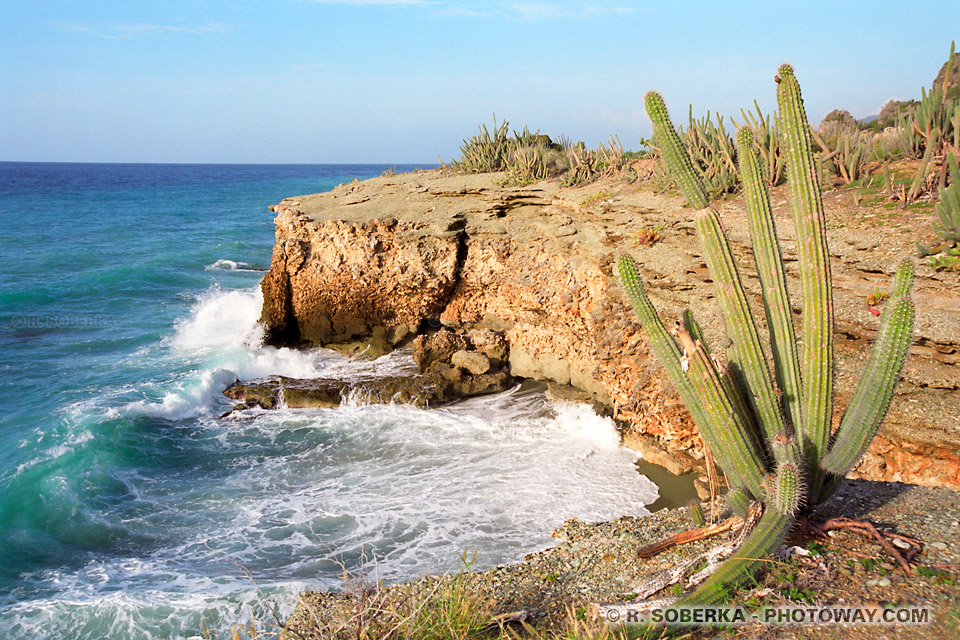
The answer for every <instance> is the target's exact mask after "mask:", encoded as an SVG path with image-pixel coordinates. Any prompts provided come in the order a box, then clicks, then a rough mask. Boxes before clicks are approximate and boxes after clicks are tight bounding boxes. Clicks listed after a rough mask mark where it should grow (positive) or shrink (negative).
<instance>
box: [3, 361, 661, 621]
mask: <svg viewBox="0 0 960 640" xmlns="http://www.w3.org/2000/svg"><path fill="white" fill-rule="evenodd" d="M354 364H356V365H357V367H358V368H359V369H361V370H366V368H369V367H370V366H371V365H369V364H362V365H361V364H360V363H354ZM344 366H346V365H344ZM347 368H349V367H347ZM197 424H198V425H199V426H202V427H203V428H202V429H201V432H202V433H203V434H205V435H204V436H202V437H203V442H201V443H198V444H196V445H195V446H196V447H197V452H198V454H199V453H200V452H204V453H203V455H204V457H207V456H215V459H217V458H219V459H222V460H223V461H224V462H223V463H221V465H222V466H220V467H219V468H217V469H211V471H212V473H210V475H209V477H208V476H207V475H206V474H202V473H201V474H198V475H196V476H193V477H192V479H191V481H190V482H189V483H185V484H184V483H178V485H177V487H176V489H175V490H173V487H172V486H166V485H160V486H156V487H155V486H154V485H153V483H152V482H146V483H145V482H144V481H143V480H140V479H137V478H132V479H131V480H130V482H131V485H132V486H131V490H130V491H131V494H135V495H136V501H137V504H138V505H140V506H138V507H137V509H136V510H135V512H134V514H135V515H133V517H132V519H130V520H125V522H124V526H125V527H128V528H129V529H130V530H131V531H135V530H145V531H151V532H156V535H157V540H158V541H162V542H161V543H160V544H159V545H158V546H154V547H152V548H151V551H150V553H149V554H145V555H141V556H139V557H136V558H131V557H129V556H127V555H120V556H114V557H108V558H106V559H103V560H94V561H91V562H89V563H88V564H87V565H86V566H84V567H83V568H81V569H80V570H77V571H72V572H71V571H67V570H63V571H55V572H51V573H50V574H49V575H44V576H36V575H34V576H27V578H28V579H26V580H25V582H26V583H29V584H33V585H40V586H41V587H42V588H43V587H45V588H49V589H52V590H53V591H55V592H56V593H58V596H57V597H46V596H44V597H33V598H31V597H17V598H16V599H17V600H19V602H17V603H16V604H15V605H13V606H12V607H9V608H7V609H6V610H0V636H4V637H24V638H25V637H36V636H38V635H43V634H49V633H51V632H53V633H54V635H59V636H60V637H76V638H85V637H90V638H93V637H98V638H99V637H124V638H126V637H133V638H136V637H151V636H159V635H162V636H164V637H171V638H191V637H195V636H196V634H198V633H199V631H198V630H199V629H200V620H201V618H206V620H207V621H208V622H209V623H210V624H211V625H212V626H213V627H214V628H218V629H226V628H227V627H229V625H230V623H236V622H239V621H245V620H248V619H249V615H250V614H249V613H248V610H249V609H250V608H251V607H252V608H253V609H254V610H255V611H256V612H257V615H258V617H259V618H260V619H263V617H264V616H265V615H266V611H265V608H264V603H262V602H260V601H259V599H258V598H257V596H256V592H255V590H254V589H252V588H251V586H250V585H249V584H247V583H245V581H244V577H243V575H242V573H241V572H240V570H239V569H237V568H236V565H237V564H239V565H241V566H243V567H245V568H246V569H248V570H249V571H250V572H251V575H252V576H253V577H254V578H255V579H256V580H257V583H258V584H259V585H260V587H261V588H263V589H265V590H266V591H267V592H268V593H274V594H276V597H274V598H272V600H273V602H274V603H275V604H279V605H280V609H281V614H282V615H287V614H288V613H289V612H290V610H291V608H292V606H293V604H294V602H295V599H296V598H295V594H296V593H297V592H298V591H300V590H302V589H305V588H314V589H316V588H339V587H342V582H341V569H340V567H339V566H338V565H337V564H336V561H337V560H339V561H342V562H343V563H344V564H345V565H346V566H347V567H348V568H349V569H351V570H354V571H363V568H362V566H361V563H362V560H361V559H362V558H363V557H364V556H366V557H367V559H368V562H369V564H368V565H367V571H368V572H370V571H372V569H371V567H374V566H375V567H376V571H377V573H378V575H379V577H381V578H382V579H384V580H386V581H388V582H394V581H398V580H405V579H410V578H414V577H417V576H419V575H421V574H424V573H437V572H443V571H447V570H455V569H456V568H457V564H458V558H459V556H460V554H462V553H463V552H465V551H466V552H467V554H468V555H471V556H472V555H473V554H474V553H476V565H475V566H476V568H482V567H488V566H492V565H495V564H499V563H503V562H509V561H516V560H519V559H520V558H521V557H522V556H523V555H524V554H526V553H529V552H531V551H535V550H538V549H542V548H545V547H547V546H550V545H551V544H552V542H553V540H552V538H551V537H550V532H551V531H552V530H553V529H555V528H556V527H558V526H560V525H561V524H562V523H563V521H564V520H566V519H568V518H571V517H577V518H580V519H582V520H588V521H598V520H606V519H612V518H617V517H620V516H622V515H627V514H629V515H638V516H639V515H644V514H646V513H647V511H646V509H645V508H644V506H643V505H645V504H649V503H650V502H652V501H653V500H655V499H656V497H657V489H656V487H655V486H654V485H653V484H652V483H651V482H650V481H649V480H647V479H646V478H644V477H643V476H641V475H639V474H638V473H637V471H636V468H635V466H634V462H635V460H636V455H635V454H634V453H632V452H629V451H627V450H625V449H623V448H622V447H620V446H619V443H618V439H617V434H616V429H615V427H614V424H613V422H612V421H610V420H609V419H607V418H602V417H600V416H597V415H596V414H595V413H594V412H593V411H592V410H591V409H590V408H589V407H588V406H585V405H577V404H557V405H554V404H552V403H550V402H549V401H548V400H547V399H546V397H545V396H544V394H543V393H542V392H536V391H528V390H526V389H522V388H515V389H513V390H511V391H508V392H506V393H502V394H497V395H494V396H487V397H481V398H473V399H470V400H466V401H464V402H460V403H458V404H455V405H452V406H447V407H443V408H440V409H434V410H423V409H418V408H415V407H410V406H401V405H396V406H392V405H366V406H363V405H356V406H345V407H340V408H337V409H329V410H281V411H272V412H250V414H249V415H247V416H245V417H244V418H243V419H229V420H221V419H218V418H215V417H212V416H210V417H203V418H200V419H198V421H197ZM118 515H119V514H118ZM171 518H173V520H171ZM181 518H182V519H183V520H182V521H181V520H180V519H181ZM188 523H189V524H188ZM121 590H122V592H120V593H118V591H121ZM5 632H6V633H5ZM138 634H139V635H138Z"/></svg>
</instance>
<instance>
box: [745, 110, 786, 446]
mask: <svg viewBox="0 0 960 640" xmlns="http://www.w3.org/2000/svg"><path fill="white" fill-rule="evenodd" d="M737 146H738V148H739V160H740V176H741V179H742V181H743V191H744V199H745V200H746V205H747V218H748V220H749V223H750V238H751V240H752V241H753V256H754V260H755V262H756V264H757V275H758V276H759V278H760V287H761V290H762V291H763V308H764V312H765V314H766V318H767V325H768V326H769V328H770V350H771V352H772V355H773V364H774V375H775V376H776V380H777V386H778V388H779V389H780V392H781V394H782V397H781V404H782V406H783V409H784V413H785V414H786V417H787V420H788V422H789V423H790V425H791V427H792V428H794V429H796V428H799V426H800V422H801V420H800V395H801V390H800V361H799V359H798V358H797V338H796V335H795V332H794V328H793V313H792V309H791V305H790V294H789V291H788V289H787V277H786V273H785V270H784V268H783V259H782V258H781V254H780V244H779V242H778V241H777V232H776V224H775V222H774V219H773V208H772V207H771V206H770V193H769V191H768V190H767V184H766V182H765V181H764V179H763V175H762V172H761V170H760V162H759V160H758V158H757V154H756V151H755V150H754V135H753V131H751V130H750V129H747V128H743V129H741V130H740V131H739V132H738V133H737Z"/></svg>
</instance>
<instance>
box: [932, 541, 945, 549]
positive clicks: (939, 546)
mask: <svg viewBox="0 0 960 640" xmlns="http://www.w3.org/2000/svg"><path fill="white" fill-rule="evenodd" d="M930 546H931V547H933V548H934V549H940V550H943V549H946V548H947V545H946V543H944V542H931V543H930Z"/></svg>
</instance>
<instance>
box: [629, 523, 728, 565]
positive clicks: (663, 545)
mask: <svg viewBox="0 0 960 640" xmlns="http://www.w3.org/2000/svg"><path fill="white" fill-rule="evenodd" d="M742 523H743V519H742V518H728V519H727V520H725V521H723V522H721V523H719V524H712V525H710V526H709V527H701V528H699V529H690V530H689V531H681V532H680V533H678V534H676V535H673V536H670V537H669V538H667V539H666V540H660V541H659V542H654V543H653V544H651V545H647V546H646V547H643V548H642V549H640V550H639V551H637V556H638V557H640V558H643V559H644V560H646V559H648V558H652V557H654V556H655V555H658V554H661V553H663V552H664V551H667V550H669V549H673V548H674V547H678V546H680V545H681V544H687V543H690V542H696V541H697V540H703V539H705V538H709V537H710V536H715V535H717V534H718V533H722V532H724V531H729V530H730V529H732V528H733V527H734V526H739V525H741V524H742Z"/></svg>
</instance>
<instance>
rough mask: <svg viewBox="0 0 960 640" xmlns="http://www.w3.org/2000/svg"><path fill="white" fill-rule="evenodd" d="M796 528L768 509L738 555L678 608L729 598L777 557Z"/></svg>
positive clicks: (789, 518) (790, 518)
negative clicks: (776, 553)
mask: <svg viewBox="0 0 960 640" xmlns="http://www.w3.org/2000/svg"><path fill="white" fill-rule="evenodd" d="M792 526H793V516H792V515H789V514H785V513H780V512H779V511H777V510H776V509H767V510H766V511H765V512H764V514H763V516H762V517H761V518H760V522H758V523H757V528H756V529H754V530H753V531H752V532H751V533H750V535H749V536H747V539H746V540H744V541H743V544H742V545H740V548H739V549H737V551H736V553H734V554H733V555H732V556H730V557H729V558H728V559H727V561H726V562H724V563H723V564H722V565H720V568H719V569H717V571H716V572H715V573H714V574H713V575H712V576H710V577H709V578H707V581H706V582H704V583H703V584H702V585H700V587H699V588H698V589H697V590H696V591H694V592H693V593H692V594H690V595H689V596H687V597H686V598H684V599H683V600H681V601H680V602H678V603H677V605H676V606H679V607H684V606H686V607H695V606H704V605H711V604H718V603H721V602H723V601H724V600H726V599H727V598H728V597H729V596H730V592H729V589H731V588H733V587H736V586H739V585H741V584H743V583H744V582H746V581H747V580H749V579H750V578H752V577H753V576H754V575H756V573H757V571H758V570H759V569H761V568H762V567H763V565H764V564H765V563H766V562H769V560H766V557H767V556H769V555H770V554H772V553H774V552H775V551H776V550H777V548H778V547H779V546H780V543H781V542H783V538H784V537H785V536H786V535H787V533H788V532H789V531H790V528H791V527H792Z"/></svg>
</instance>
